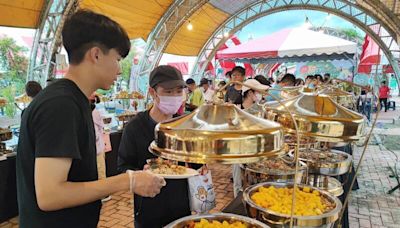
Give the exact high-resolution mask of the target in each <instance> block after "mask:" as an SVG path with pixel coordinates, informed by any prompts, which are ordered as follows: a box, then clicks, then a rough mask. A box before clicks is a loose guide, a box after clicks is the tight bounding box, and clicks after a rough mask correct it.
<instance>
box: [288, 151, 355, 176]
mask: <svg viewBox="0 0 400 228" xmlns="http://www.w3.org/2000/svg"><path fill="white" fill-rule="evenodd" d="M289 156H291V157H293V152H290V153H289ZM299 160H301V161H304V162H305V163H306V164H307V166H308V172H309V173H312V174H322V175H328V176H338V175H342V174H345V173H347V172H348V171H349V169H350V167H351V160H352V157H351V155H349V154H347V153H344V152H342V151H338V150H316V149H311V150H307V151H299Z"/></svg>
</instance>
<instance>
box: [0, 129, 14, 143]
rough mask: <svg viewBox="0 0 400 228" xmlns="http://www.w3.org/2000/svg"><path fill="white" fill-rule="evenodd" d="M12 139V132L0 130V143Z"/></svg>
mask: <svg viewBox="0 0 400 228" xmlns="http://www.w3.org/2000/svg"><path fill="white" fill-rule="evenodd" d="M10 139H12V132H11V131H10V130H9V129H4V128H0V141H7V140H10Z"/></svg>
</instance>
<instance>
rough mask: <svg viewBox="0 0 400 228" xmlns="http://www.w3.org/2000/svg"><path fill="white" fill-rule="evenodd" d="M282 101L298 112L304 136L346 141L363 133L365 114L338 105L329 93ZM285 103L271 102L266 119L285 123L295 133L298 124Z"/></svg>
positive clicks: (296, 116) (287, 128)
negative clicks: (295, 124) (295, 123)
mask: <svg viewBox="0 0 400 228" xmlns="http://www.w3.org/2000/svg"><path fill="white" fill-rule="evenodd" d="M281 103H282V104H283V105H284V106H286V108H287V109H289V110H290V112H291V113H293V114H294V118H295V120H296V122H297V125H298V128H299V132H300V133H301V134H302V135H303V136H304V137H314V138H315V139H317V140H319V141H325V142H343V141H355V140H359V139H360V138H361V137H362V136H363V130H364V128H365V121H364V117H363V116H362V115H360V114H358V113H356V112H354V111H352V110H349V109H347V108H345V107H343V106H341V105H339V104H337V103H336V102H334V101H333V100H332V99H331V98H330V97H329V96H327V95H323V94H319V95H317V94H314V93H302V94H301V95H299V96H297V97H294V98H290V99H287V100H283V101H281ZM283 105H281V104H280V103H278V102H277V101H273V102H267V103H266V104H265V109H266V118H267V119H269V120H273V121H276V122H278V123H280V124H282V125H283V126H284V127H285V131H287V132H289V133H295V127H294V123H293V121H292V119H291V118H290V115H289V114H288V113H287V111H286V108H284V106H283Z"/></svg>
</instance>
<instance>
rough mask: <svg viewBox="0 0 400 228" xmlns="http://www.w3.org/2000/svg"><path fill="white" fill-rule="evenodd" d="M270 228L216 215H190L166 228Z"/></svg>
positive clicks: (224, 214)
mask: <svg viewBox="0 0 400 228" xmlns="http://www.w3.org/2000/svg"><path fill="white" fill-rule="evenodd" d="M197 227H209V228H214V227H215V228H225V227H226V228H268V227H269V226H267V225H265V224H263V223H261V222H259V221H257V220H255V219H251V218H249V217H245V216H241V215H236V214H229V213H215V214H205V215H204V214H203V215H190V216H186V217H183V218H180V219H178V220H176V221H174V222H172V223H170V224H168V225H167V226H166V228H197Z"/></svg>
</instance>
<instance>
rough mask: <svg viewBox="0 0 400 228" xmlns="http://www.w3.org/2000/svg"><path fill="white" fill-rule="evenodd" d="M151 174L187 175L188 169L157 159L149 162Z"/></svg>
mask: <svg viewBox="0 0 400 228" xmlns="http://www.w3.org/2000/svg"><path fill="white" fill-rule="evenodd" d="M148 164H149V166H150V170H151V172H153V173H155V174H166V175H183V174H185V173H186V167H184V166H180V165H177V164H174V162H172V161H169V160H164V159H162V158H157V159H153V160H150V161H149V162H148Z"/></svg>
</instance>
